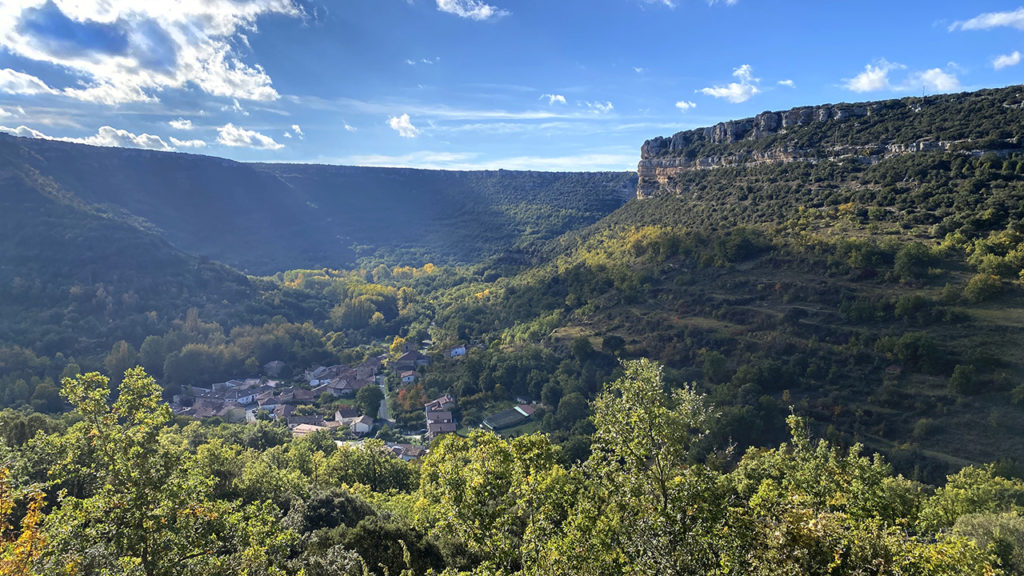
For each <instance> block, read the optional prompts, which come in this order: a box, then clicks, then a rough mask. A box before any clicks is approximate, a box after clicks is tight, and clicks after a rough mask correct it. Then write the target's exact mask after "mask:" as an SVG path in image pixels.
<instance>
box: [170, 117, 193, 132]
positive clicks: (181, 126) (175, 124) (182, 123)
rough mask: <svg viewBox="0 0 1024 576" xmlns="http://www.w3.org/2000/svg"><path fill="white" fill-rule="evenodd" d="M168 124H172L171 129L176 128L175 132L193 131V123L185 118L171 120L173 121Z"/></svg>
mask: <svg viewBox="0 0 1024 576" xmlns="http://www.w3.org/2000/svg"><path fill="white" fill-rule="evenodd" d="M167 123H168V124H170V125H171V128H174V129H175V130H191V129H192V121H191V120H186V119H185V118H178V119H177V120H171V121H169V122H167Z"/></svg>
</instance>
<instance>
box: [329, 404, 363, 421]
mask: <svg viewBox="0 0 1024 576" xmlns="http://www.w3.org/2000/svg"><path fill="white" fill-rule="evenodd" d="M355 418H359V411H358V410H356V409H355V408H354V407H352V406H338V409H337V410H336V411H335V412H334V419H335V421H337V422H344V421H346V420H349V421H351V420H353V419H355Z"/></svg>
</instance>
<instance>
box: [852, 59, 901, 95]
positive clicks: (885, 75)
mask: <svg viewBox="0 0 1024 576" xmlns="http://www.w3.org/2000/svg"><path fill="white" fill-rule="evenodd" d="M903 68H905V66H903V65H902V64H896V63H893V62H888V61H886V60H885V59H884V58H883V59H882V60H879V61H878V62H877V66H872V65H871V64H868V65H867V66H865V67H864V71H863V72H861V73H860V74H858V75H856V76H854V77H853V78H848V79H844V83H843V86H844V87H845V88H846V89H847V90H852V91H854V92H878V91H879V90H887V89H889V88H891V87H892V85H891V84H890V83H889V72H892V71H893V70H901V69H903Z"/></svg>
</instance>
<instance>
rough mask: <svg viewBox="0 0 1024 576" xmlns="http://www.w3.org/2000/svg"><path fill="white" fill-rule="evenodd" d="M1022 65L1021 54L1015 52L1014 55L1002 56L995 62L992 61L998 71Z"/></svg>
mask: <svg viewBox="0 0 1024 576" xmlns="http://www.w3.org/2000/svg"><path fill="white" fill-rule="evenodd" d="M1017 64H1020V52H1018V51H1016V50H1014V51H1013V53H1012V54H1002V55H1000V56H997V57H996V58H995V60H992V67H993V68H995V69H996V70H1002V69H1003V68H1009V67H1010V66H1016V65H1017Z"/></svg>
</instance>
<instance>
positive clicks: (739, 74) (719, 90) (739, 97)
mask: <svg viewBox="0 0 1024 576" xmlns="http://www.w3.org/2000/svg"><path fill="white" fill-rule="evenodd" d="M732 75H733V77H734V78H736V80H737V81H736V82H730V83H729V84H728V85H726V86H711V87H708V88H701V89H700V92H702V93H704V94H707V95H708V96H713V97H715V98H723V99H725V100H728V101H729V102H732V103H733V104H739V103H740V102H746V101H747V100H750V98H751V97H753V96H754V95H755V94H759V93H760V92H761V89H760V88H758V84H760V82H761V80H760V79H759V78H754V69H753V68H751V67H750V64H744V65H742V66H740V67H739V68H736V69H735V70H733V71H732Z"/></svg>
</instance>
